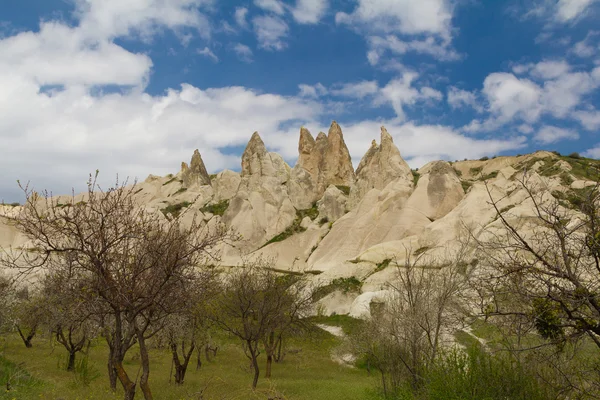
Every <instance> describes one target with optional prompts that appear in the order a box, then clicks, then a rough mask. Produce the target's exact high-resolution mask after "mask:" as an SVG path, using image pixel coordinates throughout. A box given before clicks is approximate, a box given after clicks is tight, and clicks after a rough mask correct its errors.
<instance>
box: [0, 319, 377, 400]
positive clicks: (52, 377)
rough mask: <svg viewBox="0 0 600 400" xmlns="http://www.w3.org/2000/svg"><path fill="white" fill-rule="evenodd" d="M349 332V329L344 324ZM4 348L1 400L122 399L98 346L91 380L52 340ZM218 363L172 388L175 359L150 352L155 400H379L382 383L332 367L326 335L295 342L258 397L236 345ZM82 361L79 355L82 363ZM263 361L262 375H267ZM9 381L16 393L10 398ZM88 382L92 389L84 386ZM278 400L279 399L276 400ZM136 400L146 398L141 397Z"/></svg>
mask: <svg viewBox="0 0 600 400" xmlns="http://www.w3.org/2000/svg"><path fill="white" fill-rule="evenodd" d="M339 322H341V321H336V320H335V319H333V320H330V321H328V320H326V319H325V320H320V321H319V323H329V324H331V325H337V323H339ZM340 325H342V326H343V327H344V328H347V327H348V326H351V325H352V323H351V321H343V323H342V324H340ZM2 340H3V342H2V344H1V348H0V379H1V381H0V384H1V385H2V389H1V391H0V399H11V400H12V399H18V400H20V399H52V400H59V399H63V400H71V399H74V400H75V399H76V400H95V399H98V400H100V399H120V398H122V393H121V392H120V391H118V392H117V394H116V395H115V394H113V393H111V392H110V391H109V387H108V377H107V372H106V357H107V347H106V345H105V344H104V343H103V342H102V341H97V342H95V343H94V344H93V345H92V347H91V349H90V352H89V358H88V371H87V374H83V373H72V372H67V371H66V370H65V369H64V364H65V361H66V355H65V354H66V353H65V350H64V348H63V347H62V346H60V345H58V344H56V343H53V342H52V341H51V340H50V338H49V337H37V338H36V339H34V347H33V348H31V349H27V348H25V346H24V345H23V343H22V342H21V341H20V339H19V338H18V336H16V335H9V336H7V337H5V338H3V339H2ZM217 342H218V343H219V345H220V348H219V352H218V355H217V357H216V359H214V360H212V361H211V362H210V363H207V362H206V361H205V360H204V358H203V364H202V368H201V369H200V370H199V371H196V364H195V356H194V357H193V360H192V361H191V362H190V367H189V368H188V373H187V375H186V379H185V384H184V385H183V386H177V385H175V384H174V383H172V381H171V383H170V382H169V374H170V368H171V358H170V353H168V352H167V351H166V350H165V349H153V350H152V352H151V376H150V384H151V387H152V390H153V394H154V397H155V399H157V400H162V399H167V400H170V399H173V400H179V399H197V400H200V399H202V400H205V399H268V398H277V399H299V400H300V399H307V400H308V399H310V400H319V399H323V400H325V399H327V400H335V399H348V400H351V399H379V398H380V397H379V396H378V389H377V384H378V382H379V380H378V377H377V376H369V375H368V374H367V372H366V371H365V370H362V369H356V368H349V367H347V366H341V365H338V364H336V363H335V362H333V361H332V360H331V357H330V354H331V351H332V350H334V349H335V348H336V347H337V346H339V344H340V340H339V339H337V338H335V337H333V336H332V335H330V334H329V333H326V332H318V333H315V334H313V335H311V336H308V337H305V338H302V339H297V340H294V341H293V342H290V343H289V344H288V346H289V348H294V349H301V351H300V352H298V353H296V354H288V355H287V356H286V357H285V359H284V361H283V362H282V363H277V364H274V365H273V378H272V379H270V380H267V379H264V378H262V376H261V379H260V380H259V384H258V389H257V390H256V391H254V392H253V391H252V390H251V389H250V386H251V381H252V374H251V371H250V369H249V361H248V359H247V358H246V357H245V355H244V353H243V350H242V349H241V347H240V345H239V344H238V342H237V341H235V340H234V339H233V338H228V337H220V338H218V340H217ZM78 356H80V355H78ZM138 357H139V355H138V352H137V349H135V348H133V349H132V350H131V351H130V352H129V353H128V355H127V357H126V360H125V361H126V368H127V369H128V372H129V373H130V374H131V376H133V377H135V376H136V375H137V373H138V369H139V362H138ZM264 360H265V359H264V356H261V359H260V362H261V375H262V374H263V371H262V369H263V368H264V362H265V361H264ZM9 378H10V381H11V390H9V391H7V390H6V382H7V380H8V379H9ZM86 381H88V382H86ZM276 396H279V397H276ZM136 398H142V395H141V392H139V390H138V394H137V397H136Z"/></svg>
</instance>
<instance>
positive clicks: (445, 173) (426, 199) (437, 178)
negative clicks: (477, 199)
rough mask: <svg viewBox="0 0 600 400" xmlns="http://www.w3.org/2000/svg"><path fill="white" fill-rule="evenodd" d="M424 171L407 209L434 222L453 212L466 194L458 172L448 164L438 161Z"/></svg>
mask: <svg viewBox="0 0 600 400" xmlns="http://www.w3.org/2000/svg"><path fill="white" fill-rule="evenodd" d="M423 171H425V172H426V173H424V174H423V175H420V177H419V181H418V182H417V187H416V189H415V191H414V192H413V193H412V195H411V196H410V198H409V199H408V202H407V203H406V207H407V208H410V209H413V210H415V211H417V212H420V213H422V214H423V215H424V216H426V217H427V218H428V219H430V220H432V221H433V220H436V219H439V218H441V217H443V216H444V215H446V214H447V213H449V212H450V211H452V209H453V208H454V207H456V205H457V204H458V203H459V202H460V201H461V200H462V198H463V196H464V194H465V192H464V190H463V188H462V185H461V183H460V179H459V178H458V176H457V175H456V172H455V171H454V169H453V168H452V167H451V166H450V164H448V163H447V162H445V161H436V162H435V163H433V164H431V165H430V166H429V167H428V168H427V169H425V170H422V172H423Z"/></svg>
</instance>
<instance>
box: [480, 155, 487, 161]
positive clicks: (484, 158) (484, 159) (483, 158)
mask: <svg viewBox="0 0 600 400" xmlns="http://www.w3.org/2000/svg"><path fill="white" fill-rule="evenodd" d="M489 159H490V158H489V157H487V156H485V157H481V158H480V159H479V161H487V160H489Z"/></svg>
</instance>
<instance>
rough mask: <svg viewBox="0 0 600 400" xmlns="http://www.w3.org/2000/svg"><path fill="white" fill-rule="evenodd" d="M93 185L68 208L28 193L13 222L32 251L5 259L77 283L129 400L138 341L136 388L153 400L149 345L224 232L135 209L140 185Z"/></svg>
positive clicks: (13, 251)
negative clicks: (130, 362) (131, 356)
mask: <svg viewBox="0 0 600 400" xmlns="http://www.w3.org/2000/svg"><path fill="white" fill-rule="evenodd" d="M96 176H97V174H96ZM95 179H96V177H94V176H90V180H89V182H88V191H87V193H85V195H84V196H82V197H77V198H76V196H74V195H73V196H72V197H71V198H70V199H68V201H66V202H65V200H64V199H62V200H61V201H62V202H63V203H60V202H59V199H58V198H55V197H52V196H51V195H50V194H49V193H47V192H46V193H44V194H43V195H39V194H38V193H36V192H33V191H31V190H28V189H27V188H26V187H25V188H24V192H25V197H26V201H25V204H24V206H23V208H22V211H21V213H20V214H19V215H18V216H17V217H16V218H15V219H14V221H13V223H14V224H15V226H16V227H17V229H19V230H20V231H21V232H22V233H23V234H25V235H26V236H27V237H28V238H29V239H30V243H31V246H29V247H28V248H26V249H24V250H22V251H17V249H11V251H9V252H6V253H4V255H3V256H2V259H1V261H2V264H4V265H5V266H8V267H12V268H17V269H19V270H21V271H24V272H32V271H34V272H39V271H42V272H43V271H47V272H49V273H52V274H54V276H55V277H61V278H62V279H63V282H62V284H65V285H66V284H69V281H76V284H75V285H74V286H76V287H77V288H78V289H79V300H80V301H85V302H88V305H89V308H88V310H90V313H91V314H93V315H94V316H95V317H96V320H97V321H98V323H99V324H100V326H101V329H102V332H103V335H104V336H105V338H106V341H107V343H108V346H109V350H110V355H109V362H108V369H109V375H110V376H111V386H112V387H113V389H114V388H115V387H116V386H115V385H116V379H117V378H118V380H119V381H120V382H121V384H122V386H123V389H124V391H125V399H133V397H134V395H135V388H136V382H134V381H133V380H132V379H131V377H130V376H129V375H128V373H127V371H126V370H125V368H123V359H124V357H125V353H126V352H127V351H128V350H129V349H130V348H131V347H132V346H133V345H134V344H136V343H137V345H138V346H139V349H140V356H141V364H142V365H141V366H142V374H141V376H140V380H139V385H140V388H141V390H142V392H143V394H144V397H145V398H146V399H147V400H148V399H151V398H152V393H151V390H150V386H149V383H148V378H149V374H150V361H149V357H148V349H147V344H146V341H147V339H148V338H150V337H152V336H153V335H155V334H156V333H157V332H158V331H160V330H161V329H162V328H163V327H164V323H165V318H166V317H167V316H169V315H171V314H172V313H175V312H177V311H178V310H179V309H180V308H181V307H182V306H183V305H184V304H186V302H187V296H188V291H189V290H191V289H190V288H191V287H193V286H194V284H195V283H197V282H198V280H202V279H203V278H204V277H205V275H203V274H204V272H202V271H205V270H203V269H202V268H200V267H202V266H203V265H206V264H207V262H206V260H207V258H210V257H214V256H215V254H214V247H215V246H216V245H217V244H218V243H220V242H221V241H222V240H224V238H225V236H226V232H225V230H224V229H221V228H218V229H216V230H213V231H209V230H208V228H207V227H206V226H201V225H200V224H198V223H196V221H195V220H193V221H192V223H191V224H182V223H181V220H180V219H179V218H175V219H173V220H170V221H168V220H165V219H164V218H163V217H162V215H160V213H156V212H149V211H147V210H146V209H145V208H144V207H140V206H139V205H138V204H136V202H135V197H134V194H135V191H136V186H135V185H132V186H127V185H126V184H124V183H121V184H120V183H119V182H118V181H117V183H116V185H115V186H114V187H112V188H110V189H108V190H102V189H101V188H100V187H98V185H97V184H96V180H95ZM76 199H80V201H76Z"/></svg>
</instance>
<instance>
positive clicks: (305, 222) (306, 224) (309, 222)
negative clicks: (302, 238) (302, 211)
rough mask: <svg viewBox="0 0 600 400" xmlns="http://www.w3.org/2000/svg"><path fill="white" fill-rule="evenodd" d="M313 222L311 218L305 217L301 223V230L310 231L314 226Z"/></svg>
mask: <svg viewBox="0 0 600 400" xmlns="http://www.w3.org/2000/svg"><path fill="white" fill-rule="evenodd" d="M312 222H313V221H312V219H310V217H304V218H303V219H302V221H300V228H302V229H308V227H309V226H311V225H312Z"/></svg>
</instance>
